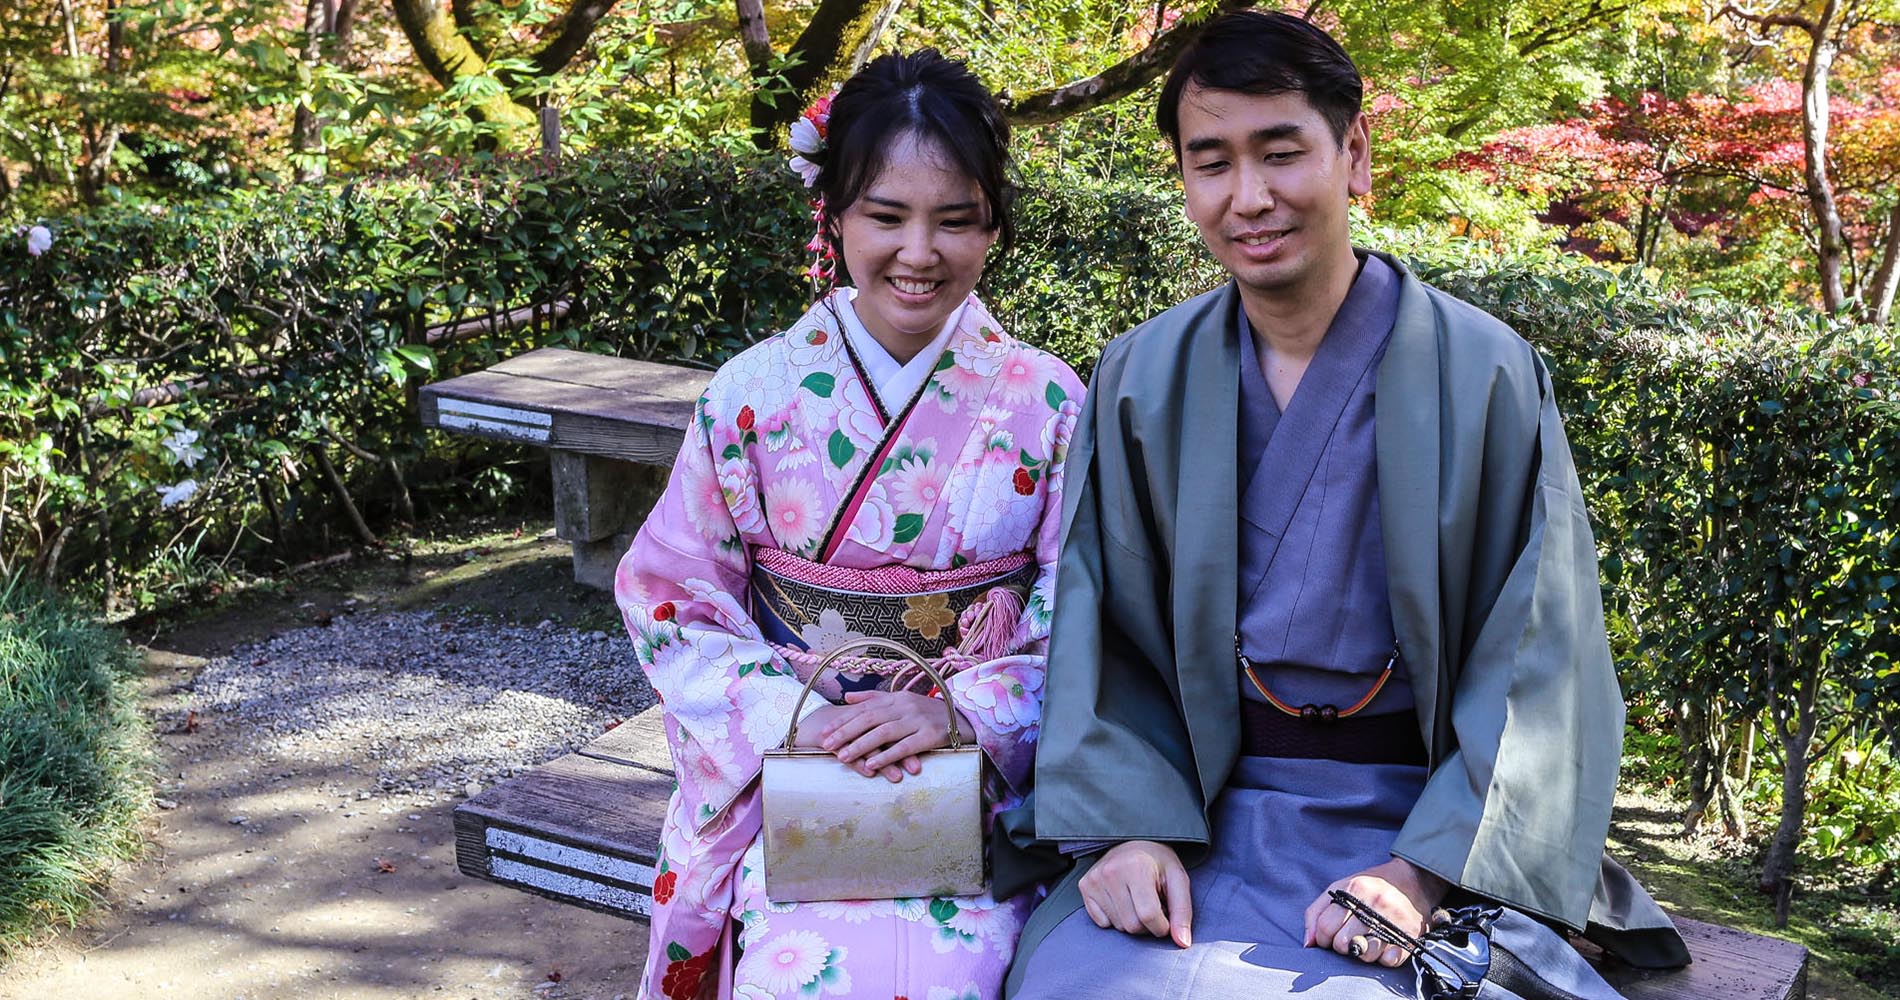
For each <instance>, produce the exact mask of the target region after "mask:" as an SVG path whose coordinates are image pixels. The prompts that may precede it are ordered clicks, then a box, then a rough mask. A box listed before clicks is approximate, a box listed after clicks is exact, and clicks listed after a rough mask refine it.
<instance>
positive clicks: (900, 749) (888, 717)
mask: <svg viewBox="0 0 1900 1000" xmlns="http://www.w3.org/2000/svg"><path fill="white" fill-rule="evenodd" d="M844 698H845V703H844V704H843V705H831V706H827V707H826V708H821V709H819V710H818V711H816V712H813V713H812V714H811V717H810V718H808V719H806V720H805V721H806V724H808V725H815V726H816V728H817V734H816V745H817V746H820V747H823V748H824V749H826V750H830V751H831V752H832V753H834V754H837V755H838V759H839V760H840V761H843V762H844V763H846V764H854V765H856V767H857V770H858V773H859V774H862V775H865V776H867V777H868V776H870V775H873V774H883V775H884V777H885V778H887V779H888V780H890V781H892V782H898V781H902V780H904V773H905V772H906V771H908V772H909V773H911V774H916V773H918V772H919V771H921V770H923V762H922V761H920V760H918V759H917V754H920V753H923V752H924V751H926V750H935V749H937V748H938V747H941V746H947V745H948V744H949V742H950V723H949V719H948V717H947V714H946V713H945V711H944V703H943V701H942V700H940V699H937V698H929V697H925V696H924V695H921V694H912V693H911V692H908V691H853V692H850V693H849V694H846V695H845V696H844ZM821 714H822V715H823V718H822V719H821V718H820V715H821ZM957 719H958V723H957V729H958V732H959V734H960V735H961V736H962V737H963V739H964V740H965V741H966V742H974V741H975V739H976V727H975V726H974V725H972V724H971V723H970V719H969V717H968V716H965V715H963V714H962V713H961V712H959V713H958V714H957ZM799 742H800V743H803V742H804V740H803V739H802V738H801V739H800V741H799Z"/></svg>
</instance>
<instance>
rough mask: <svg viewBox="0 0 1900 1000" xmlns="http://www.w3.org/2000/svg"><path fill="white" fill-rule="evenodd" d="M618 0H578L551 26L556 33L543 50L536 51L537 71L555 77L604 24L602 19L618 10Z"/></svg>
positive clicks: (551, 29) (535, 63) (535, 66)
mask: <svg viewBox="0 0 1900 1000" xmlns="http://www.w3.org/2000/svg"><path fill="white" fill-rule="evenodd" d="M616 2H617V0H575V2H574V4H573V6H570V7H569V8H568V9H567V13H566V14H564V15H562V16H561V18H560V20H558V21H555V22H554V23H553V24H552V25H549V27H548V30H549V31H550V32H552V33H553V36H554V37H553V38H551V39H549V41H548V43H547V44H546V45H543V46H542V47H541V50H540V51H538V52H536V53H535V54H534V69H535V72H536V73H538V74H540V75H542V76H553V75H554V74H556V73H559V72H560V71H561V69H562V68H563V67H565V66H566V65H567V64H568V63H569V62H572V61H573V59H574V56H575V55H577V54H578V53H579V52H580V50H581V48H582V47H583V46H585V45H586V44H587V39H588V38H589V37H591V36H592V35H593V33H594V28H595V27H597V26H598V25H599V24H600V19H601V18H603V17H606V16H607V13H608V12H609V11H611V10H613V9H614V4H615V3H616Z"/></svg>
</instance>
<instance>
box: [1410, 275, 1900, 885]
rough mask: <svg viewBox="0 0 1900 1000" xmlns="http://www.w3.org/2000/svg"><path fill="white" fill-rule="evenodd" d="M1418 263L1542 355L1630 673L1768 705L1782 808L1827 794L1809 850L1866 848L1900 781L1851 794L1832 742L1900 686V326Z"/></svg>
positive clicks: (1626, 279)
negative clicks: (1868, 833) (1884, 328)
mask: <svg viewBox="0 0 1900 1000" xmlns="http://www.w3.org/2000/svg"><path fill="white" fill-rule="evenodd" d="M1418 263H1419V266H1420V269H1421V272H1422V273H1423V274H1425V275H1426V276H1427V277H1428V278H1429V279H1431V280H1435V281H1436V282H1437V283H1438V284H1440V285H1442V286H1444V287H1447V288H1448V289H1450V290H1452V291H1453V292H1454V293H1456V294H1458V295H1460V296H1461V297H1463V298H1465V299H1467V300H1469V301H1471V302H1474V303H1475V304H1477V305H1479V306H1480V307H1482V308H1484V309H1486V310H1487V311H1489V312H1491V313H1492V314H1494V315H1496V316H1499V317H1500V318H1503V319H1505V320H1506V321H1508V322H1510V323H1512V325H1514V326H1515V327H1516V328H1517V329H1518V330H1519V331H1520V332H1521V333H1523V334H1524V335H1525V336H1527V337H1528V338H1530V340H1531V341H1532V343H1533V344H1535V345H1536V346H1537V347H1538V348H1539V350H1540V351H1541V352H1542V354H1543V355H1544V357H1545V358H1546V359H1547V361H1548V363H1549V364H1550V367H1551V373H1552V377H1553V379H1554V381H1555V383H1556V387H1557V393H1558V397H1559V399H1560V400H1561V401H1562V402H1563V404H1564V407H1565V412H1566V414H1567V428H1568V430H1569V434H1570V440H1571V444H1572V447H1573V449H1574V450H1575V452H1576V455H1577V460H1578V466H1579V474H1580V476H1581V478H1582V480H1583V484H1584V488H1585V492H1586V494H1587V495H1588V496H1589V498H1590V502H1591V513H1592V515H1593V517H1594V519H1595V522H1596V523H1595V527H1596V532H1597V540H1598V545H1599V550H1600V553H1601V557H1602V569H1603V581H1604V599H1605V605H1606V607H1607V609H1608V610H1609V613H1610V616H1611V618H1612V621H1613V622H1614V623H1616V626H1617V627H1616V628H1615V629H1614V631H1615V633H1616V635H1615V638H1616V639H1617V652H1618V655H1619V660H1620V667H1621V671H1622V675H1623V681H1624V686H1625V689H1626V690H1631V691H1636V692H1640V693H1641V696H1642V698H1643V699H1644V700H1647V701H1650V702H1651V703H1652V704H1654V705H1657V706H1660V707H1662V708H1663V709H1665V710H1667V711H1669V712H1670V714H1672V715H1673V716H1675V717H1676V718H1678V719H1680V718H1683V717H1685V715H1689V716H1695V715H1700V716H1702V717H1705V718H1707V720H1708V722H1709V724H1710V725H1711V726H1712V727H1713V728H1715V729H1718V730H1726V729H1732V728H1734V727H1736V726H1738V725H1741V724H1743V723H1746V722H1748V721H1750V720H1755V719H1760V720H1761V722H1762V724H1763V728H1764V732H1765V738H1764V740H1763V745H1764V746H1765V748H1766V751H1767V752H1766V754H1765V760H1766V761H1767V762H1769V763H1771V764H1773V765H1774V766H1773V767H1771V768H1763V769H1762V771H1763V772H1765V773H1767V774H1770V775H1772V777H1773V780H1774V781H1775V782H1776V785H1777V787H1778V788H1782V789H1783V790H1784V795H1783V796H1782V798H1781V802H1780V805H1781V807H1782V808H1783V809H1785V810H1789V811H1788V812H1785V813H1784V819H1785V818H1786V817H1788V816H1792V817H1793V818H1794V819H1795V820H1799V818H1800V815H1801V813H1800V810H1801V809H1802V808H1803V807H1804V806H1805V805H1806V802H1807V796H1808V794H1809V792H1810V790H1812V791H1813V792H1814V793H1815V794H1816V795H1820V796H1822V797H1823V798H1824V799H1826V800H1828V801H1830V802H1834V803H1835V805H1834V806H1829V807H1827V809H1826V810H1824V811H1823V812H1817V813H1816V814H1815V815H1816V816H1817V817H1819V816H1821V815H1825V816H1826V817H1827V818H1826V819H1822V820H1821V822H1820V823H1819V824H1818V825H1814V826H1810V827H1808V830H1807V833H1808V837H1809V839H1808V843H1809V845H1810V850H1812V851H1813V852H1815V853H1817V854H1823V855H1826V854H1842V853H1844V852H1849V851H1857V852H1858V854H1859V856H1860V857H1861V858H1862V859H1863V860H1871V859H1872V855H1871V854H1870V853H1869V849H1867V848H1865V847H1864V843H1865V841H1864V840H1863V839H1862V837H1863V835H1862V833H1861V832H1860V831H1862V830H1863V829H1869V830H1875V831H1879V830H1884V829H1887V828H1888V826H1887V824H1889V823H1890V822H1891V817H1893V816H1894V815H1895V814H1896V813H1897V812H1900V797H1897V796H1895V795H1894V794H1893V791H1892V790H1891V789H1890V788H1887V789H1884V790H1883V786H1880V785H1873V786H1870V787H1868V788H1866V789H1865V791H1866V795H1865V796H1864V797H1859V796H1858V793H1856V797H1855V798H1854V799H1853V801H1851V802H1850V801H1848V800H1847V799H1846V798H1844V796H1846V795H1847V790H1848V789H1849V788H1850V787H1851V786H1850V785H1848V784H1843V783H1842V782H1841V781H1839V780H1838V777H1837V776H1838V774H1839V773H1840V772H1839V769H1838V767H1837V758H1833V757H1831V756H1830V754H1831V753H1832V750H1831V748H1833V747H1835V746H1836V745H1837V744H1839V742H1840V741H1843V740H1846V741H1848V742H1849V745H1852V746H1858V747H1861V748H1862V749H1865V748H1866V746H1867V744H1866V743H1865V741H1866V740H1867V739H1868V736H1867V734H1868V733H1871V732H1873V731H1875V729H1876V727H1878V726H1879V725H1880V724H1882V722H1883V721H1885V720H1890V719H1892V718H1894V717H1895V714H1894V713H1895V712H1896V709H1897V708H1900V668H1896V664H1895V650H1896V639H1895V629H1894V625H1895V619H1894V606H1893V601H1894V598H1895V596H1896V594H1897V593H1900V576H1897V574H1896V573H1895V570H1894V567H1895V566H1896V565H1900V485H1896V484H1900V407H1897V406H1896V402H1897V401H1900V356H1897V354H1900V349H1897V348H1896V345H1895V343H1894V342H1893V340H1892V339H1891V338H1890V337H1888V336H1886V335H1884V334H1883V333H1882V332H1881V331H1877V330H1874V329H1870V328H1861V327H1853V326H1850V325H1847V324H1845V323H1839V322H1835V321H1832V320H1829V319H1827V318H1825V317H1822V316H1819V315H1816V314H1814V313H1809V312H1804V311H1799V310H1778V309H1762V308H1759V307H1748V306H1745V305H1742V304H1740V303H1735V302H1731V301H1728V300H1724V299H1721V298H1719V297H1716V296H1712V295H1702V296H1694V297H1691V296H1686V295H1683V294H1680V293H1665V292H1661V291H1659V290H1658V289H1657V288H1656V287H1655V286H1654V285H1653V284H1652V283H1651V282H1650V281H1649V280H1648V279H1646V278H1645V277H1644V276H1643V275H1642V274H1641V272H1640V271H1638V270H1637V269H1635V268H1629V269H1626V270H1624V271H1621V272H1611V271H1607V270H1604V269H1601V268H1596V267H1591V266H1588V265H1585V264H1581V263H1579V262H1577V261H1576V260H1575V258H1566V257H1561V256H1558V255H1555V254H1546V255H1544V256H1543V257H1542V258H1541V259H1539V258H1537V257H1532V256H1525V255H1511V254H1501V253H1497V252H1493V251H1488V250H1485V249H1484V248H1482V247H1475V246H1458V245H1449V246H1445V247H1441V248H1438V249H1436V250H1433V251H1431V252H1429V253H1425V254H1420V255H1418ZM1685 706H1695V707H1697V708H1698V709H1699V710H1700V711H1699V712H1696V713H1685V712H1684V711H1683V709H1684V707H1685ZM1639 745H1641V744H1640V743H1639ZM1873 759H1875V758H1874V756H1873V755H1872V754H1871V752H1870V751H1869V753H1868V756H1866V757H1864V758H1863V760H1873ZM1881 759H1885V758H1881ZM1790 762H1793V764H1795V765H1797V770H1796V772H1795V775H1794V779H1795V780H1794V781H1793V782H1792V787H1787V786H1783V785H1782V784H1781V778H1782V775H1783V774H1784V773H1785V772H1786V771H1787V770H1788V768H1789V765H1790ZM1804 767H1812V768H1813V770H1812V781H1813V782H1815V784H1813V785H1811V786H1810V785H1808V784H1806V783H1804V782H1803V781H1802V780H1801V773H1800V770H1799V768H1804ZM1856 773H1857V774H1861V775H1863V776H1865V775H1869V774H1885V771H1884V770H1882V769H1880V768H1875V769H1874V770H1873V771H1857V772H1856ZM1879 816H1884V817H1888V819H1878V818H1877V817H1879ZM1793 832H1794V833H1795V834H1797V835H1799V834H1800V832H1801V831H1800V829H1799V828H1795V829H1794V831H1793ZM1887 839H1889V840H1890V839H1891V838H1887ZM1798 842H1799V841H1798V840H1796V841H1791V842H1790V846H1792V844H1793V843H1798ZM1790 857H1791V856H1790ZM1770 862H1771V863H1770V868H1771V869H1772V868H1773V867H1774V856H1773V855H1772V854H1771V858H1770ZM1783 875H1785V873H1777V872H1774V871H1772V870H1771V871H1770V872H1768V873H1766V876H1765V877H1770V878H1775V879H1777V880H1779V878H1781V877H1782V876H1783Z"/></svg>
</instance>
